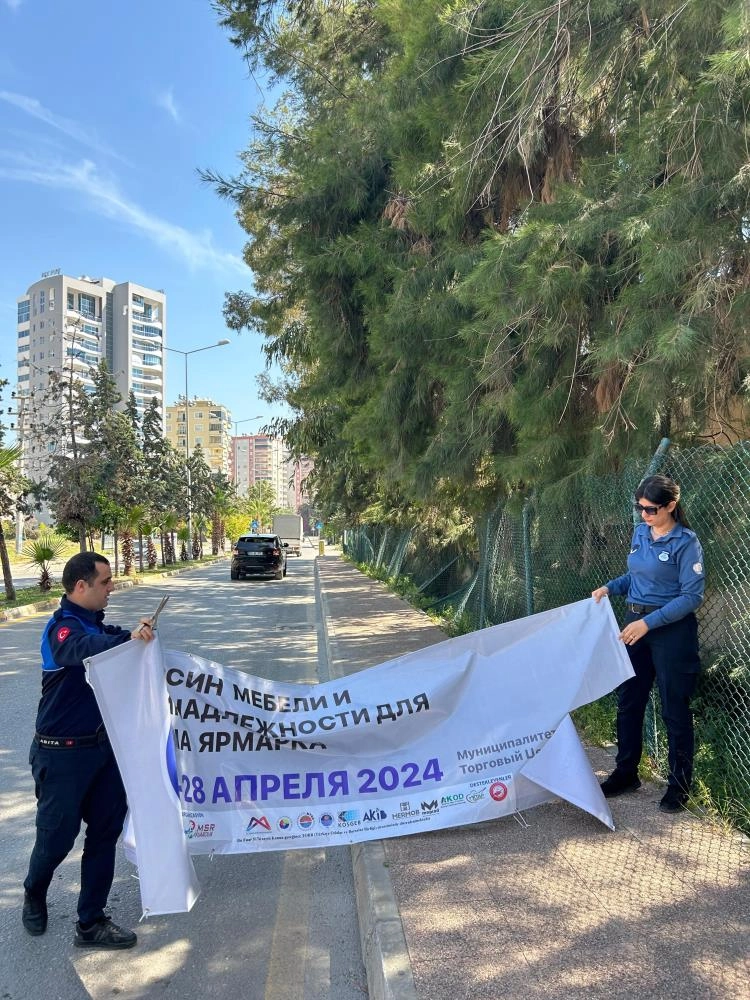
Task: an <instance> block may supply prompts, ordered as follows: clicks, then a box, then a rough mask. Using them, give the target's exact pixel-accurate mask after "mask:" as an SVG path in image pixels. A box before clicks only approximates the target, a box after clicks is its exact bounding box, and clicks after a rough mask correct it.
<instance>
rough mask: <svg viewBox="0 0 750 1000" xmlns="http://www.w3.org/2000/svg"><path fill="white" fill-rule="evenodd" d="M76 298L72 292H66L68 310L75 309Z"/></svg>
mask: <svg viewBox="0 0 750 1000" xmlns="http://www.w3.org/2000/svg"><path fill="white" fill-rule="evenodd" d="M75 307H76V297H75V293H74V292H68V309H75Z"/></svg>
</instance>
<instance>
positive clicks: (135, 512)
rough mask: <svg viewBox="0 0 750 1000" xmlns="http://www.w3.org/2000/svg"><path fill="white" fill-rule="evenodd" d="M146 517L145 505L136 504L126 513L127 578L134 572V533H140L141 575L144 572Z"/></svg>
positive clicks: (124, 558) (124, 554) (124, 537)
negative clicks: (144, 524) (144, 529)
mask: <svg viewBox="0 0 750 1000" xmlns="http://www.w3.org/2000/svg"><path fill="white" fill-rule="evenodd" d="M145 517H146V508H145V507H144V506H143V504H136V505H135V506H134V507H130V508H129V510H127V511H126V513H125V519H124V521H123V522H122V558H123V563H124V567H123V568H124V571H125V576H130V574H131V573H132V572H133V562H134V559H133V556H134V552H133V534H134V532H138V543H139V564H140V570H141V573H142V572H143V522H144V518H145Z"/></svg>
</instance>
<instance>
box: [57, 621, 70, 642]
mask: <svg viewBox="0 0 750 1000" xmlns="http://www.w3.org/2000/svg"><path fill="white" fill-rule="evenodd" d="M69 635H70V629H69V628H68V626H67V625H63V627H62V628H59V629H58V630H57V641H58V642H65V640H66V639H67V638H68V636H69Z"/></svg>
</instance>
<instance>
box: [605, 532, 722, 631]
mask: <svg viewBox="0 0 750 1000" xmlns="http://www.w3.org/2000/svg"><path fill="white" fill-rule="evenodd" d="M606 587H607V590H609V592H610V594H616V595H620V596H622V595H624V594H627V597H628V601H630V602H631V603H632V604H647V605H649V606H650V607H655V608H658V609H659V610H658V611H652V612H650V614H647V615H644V617H643V621H644V622H645V623H646V624H647V625H648V627H649V628H650V629H651V628H658V627H659V626H660V625H668V624H670V623H671V622H676V621H679V620H680V618H684V617H685V615H688V614H690V612H691V611H695V609H696V608H697V607H698V606H699V604H700V603H701V601H702V600H703V590H704V587H705V571H704V566H703V549H702V548H701V543H700V542H699V541H698V537H697V535H696V534H695V532H694V531H691V530H690V528H685V527H684V526H683V525H681V524H676V525H675V526H674V528H672V530H671V531H670V532H669V534H667V535H662V536H661V538H653V537H652V536H651V528H649V526H648V525H647V524H638V525H636V528H635V531H634V532H633V540H632V542H631V546H630V555H629V556H628V572H627V573H625V574H624V575H623V576H618V577H617V579H616V580H610V581H609V582H608V583H607V584H606Z"/></svg>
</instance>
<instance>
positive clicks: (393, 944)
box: [315, 556, 417, 1000]
mask: <svg viewBox="0 0 750 1000" xmlns="http://www.w3.org/2000/svg"><path fill="white" fill-rule="evenodd" d="M321 558H323V559H325V558H330V556H329V557H326V556H316V557H315V598H316V600H317V601H318V602H319V604H320V610H321V616H320V617H321V624H322V633H323V643H324V646H325V656H326V660H327V661H328V668H329V672H330V674H331V676H332V677H334V676H335V677H340V676H342V675H341V674H340V673H339V672H338V671H337V670H336V669H335V665H336V661H335V660H334V658H333V656H332V653H331V625H330V624H329V620H328V601H327V598H326V594H325V590H324V587H323V584H322V581H321V579H320V569H319V565H318V561H319V559H321ZM351 853H352V868H353V870H354V892H355V896H356V902H357V918H358V920H359V940H360V946H361V949H362V961H363V962H364V966H365V971H366V973H367V988H368V992H369V996H370V1000H417V991H416V988H415V986H414V977H413V975H412V970H411V958H410V956H409V948H408V946H407V944H406V935H405V934H404V926H403V924H402V922H401V914H400V913H399V909H398V903H397V902H396V896H395V893H394V892H393V885H392V883H391V877H390V875H389V873H388V868H387V866H386V856H385V845H384V843H383V841H382V840H371V841H366V842H365V843H362V844H353V845H352V847H351Z"/></svg>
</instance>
